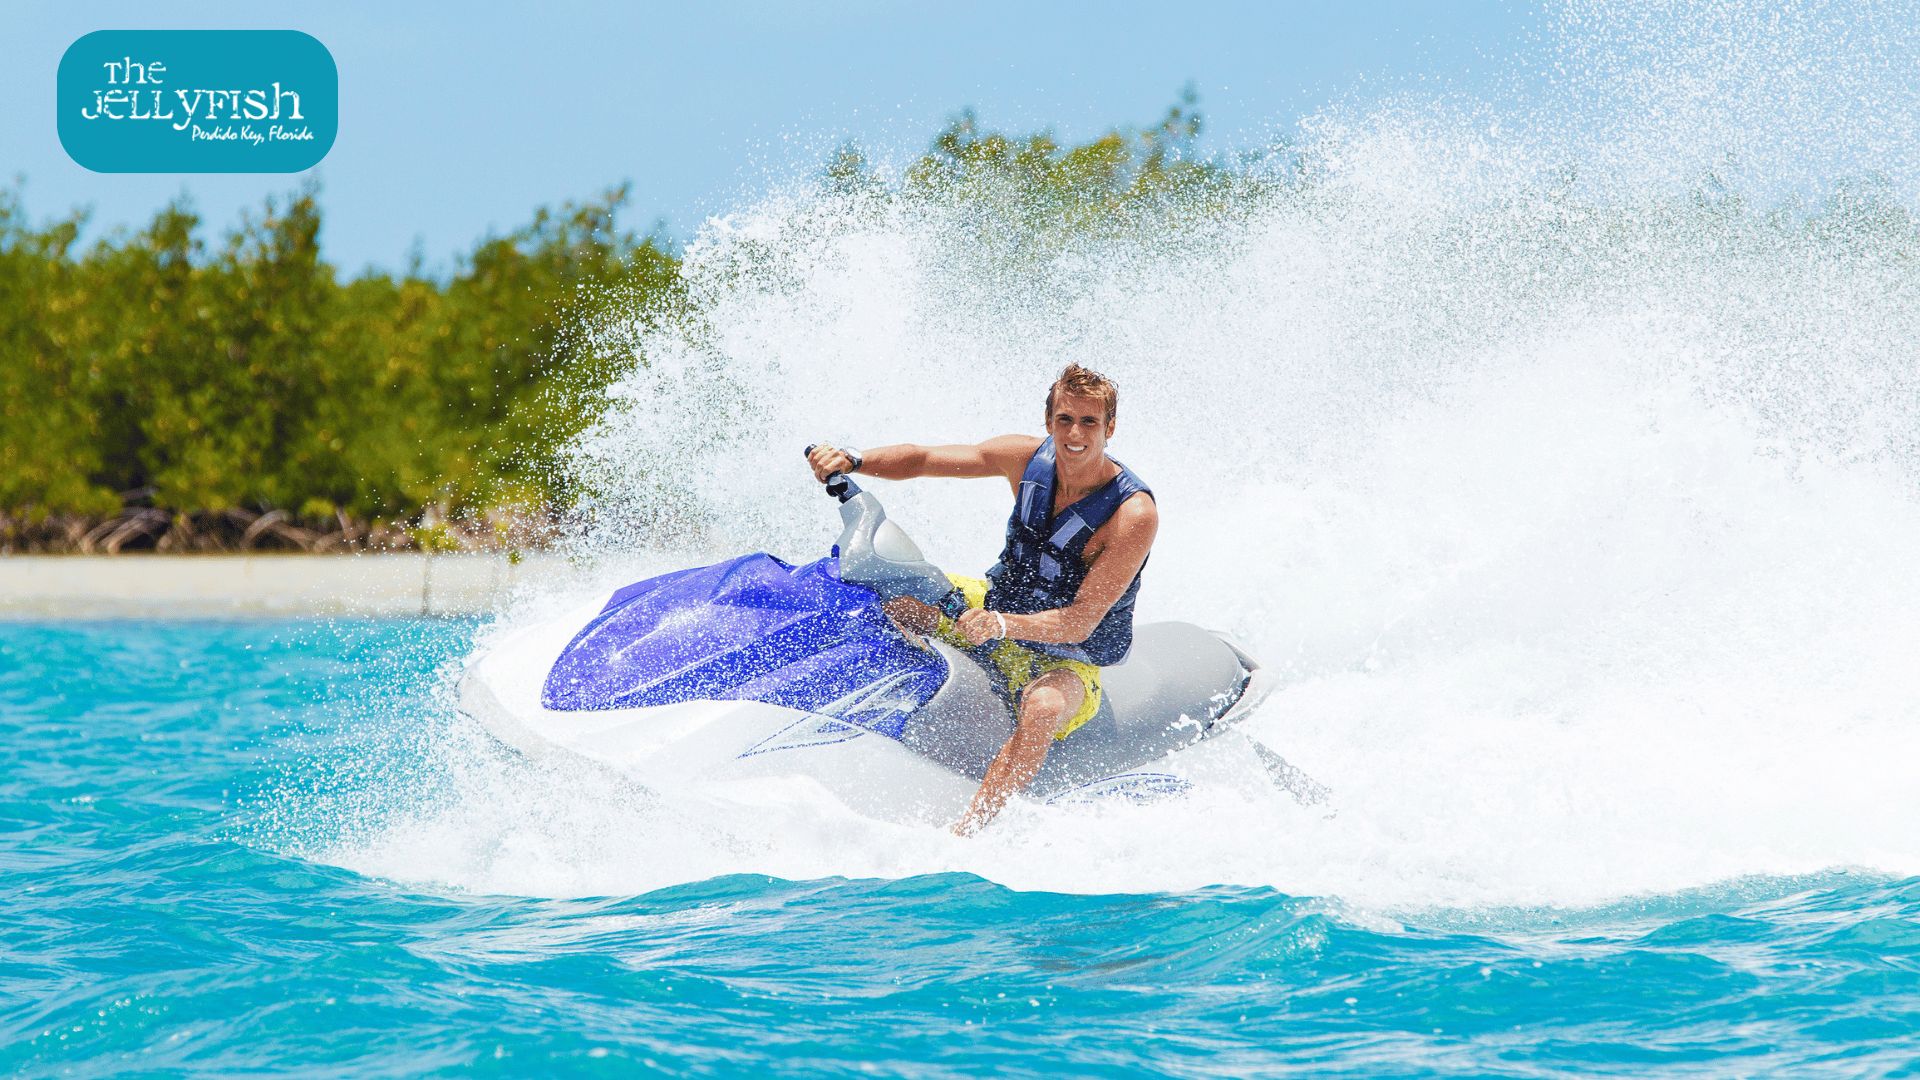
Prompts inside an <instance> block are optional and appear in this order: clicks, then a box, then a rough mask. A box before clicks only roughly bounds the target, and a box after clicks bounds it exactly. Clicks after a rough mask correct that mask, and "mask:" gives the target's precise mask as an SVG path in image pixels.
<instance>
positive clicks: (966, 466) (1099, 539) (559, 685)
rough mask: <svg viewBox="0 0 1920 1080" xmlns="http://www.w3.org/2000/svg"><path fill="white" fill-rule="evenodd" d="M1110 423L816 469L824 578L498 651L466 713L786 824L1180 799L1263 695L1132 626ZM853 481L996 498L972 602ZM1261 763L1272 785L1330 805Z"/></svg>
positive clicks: (682, 590)
mask: <svg viewBox="0 0 1920 1080" xmlns="http://www.w3.org/2000/svg"><path fill="white" fill-rule="evenodd" d="M1113 406H1114V394H1113V387H1112V384H1111V383H1109V382H1107V381H1106V380H1105V379H1103V378H1101V377H1100V376H1098V375H1095V374H1094V373H1092V372H1090V371H1087V370H1085V369H1083V368H1079V367H1069V368H1067V370H1066V372H1065V373H1063V375H1062V376H1061V378H1060V380H1059V381H1057V382H1056V383H1055V385H1054V387H1053V389H1052V390H1051V391H1050V392H1049V394H1048V398H1047V418H1048V429H1049V432H1050V434H1049V436H1048V437H1047V438H1044V439H1040V438H1033V437H1029V436H1019V435H1008V436H1003V437H1000V438H997V439H991V440H989V441H987V442H985V443H982V444H980V445H978V446H951V447H918V446H893V447H885V448H882V449H878V450H872V451H868V452H867V453H865V454H861V453H858V452H855V451H848V450H844V449H836V448H833V447H827V446H816V447H810V448H808V461H809V462H810V463H811V465H812V466H813V470H814V473H815V475H816V477H817V478H819V479H821V480H823V481H825V482H826V486H827V491H828V493H829V494H831V495H834V496H835V497H836V498H838V499H839V500H840V517H841V521H842V523H843V528H842V530H841V533H840V538H839V542H838V543H837V544H835V545H834V549H833V554H832V555H831V556H830V557H829V558H825V559H820V560H818V561H815V562H813V563H809V564H807V565H804V566H799V567H795V566H791V565H789V564H787V563H785V562H782V561H780V560H779V559H776V558H774V557H773V556H771V555H766V554H758V553H756V554H752V555H743V556H740V557H739V558H735V559H730V560H728V561H726V562H722V563H717V564H715V565H712V566H703V567H696V568H693V569H690V570H679V571H674V572H672V573H668V574H663V575H660V576H658V577H654V578H649V579H647V580H645V581H640V582H636V583H634V584H632V585H628V586H626V587H625V588H623V589H620V590H618V591H617V592H615V593H614V594H613V595H612V596H611V597H609V598H607V599H605V600H595V601H594V602H593V604H592V606H591V607H589V608H582V609H580V610H578V611H575V612H572V613H569V614H566V615H563V616H561V617H559V618H556V619H552V620H549V621H547V622H544V623H541V624H538V625H534V626H530V627H527V628H524V629H521V630H519V631H517V632H514V633H511V634H508V635H506V636H504V637H502V638H500V639H499V640H497V641H494V642H492V643H490V644H489V647H487V648H486V649H485V650H483V651H481V652H479V653H477V654H476V655H475V656H474V657H472V658H471V659H470V660H469V661H468V663H467V667H466V670H465V672H464V673H463V676H462V679H461V683H460V690H459V708H460V711H461V712H463V713H465V714H466V715H468V716H471V717H472V718H474V719H475V720H476V721H478V722H479V723H480V724H481V725H482V726H483V727H485V728H486V729H487V730H488V731H489V732H491V733H492V734H493V735H494V736H496V737H497V738H499V739H500V740H501V741H503V742H505V743H507V744H508V745H510V746H512V747H515V748H516V749H519V750H520V751H522V752H523V753H526V754H527V755H529V756H532V757H545V756H550V755H556V754H558V755H566V756H571V757H576V758H584V759H586V760H589V761H593V762H596V763H599V764H602V765H605V766H608V767H611V768H613V769H615V770H617V771H619V772H621V773H623V774H625V775H626V776H628V777H630V778H631V779H633V780H634V781H636V782H638V783H640V784H642V785H644V786H645V787H647V788H649V789H652V790H654V791H656V792H660V793H667V792H675V791H687V792H689V793H690V794H693V795H696V796H700V797H713V798H721V799H727V800H731V801H733V802H736V803H745V804H749V805H755V806H759V805H775V804H777V805H780V806H783V807H793V806H796V805H799V804H805V803H810V802H812V801H813V800H814V798H815V796H818V795H820V794H823V793H824V794H825V795H827V796H829V797H831V799H832V800H834V801H836V802H837V803H839V804H840V805H842V806H845V807H848V808H850V809H853V810H854V811H856V812H859V813H862V814H865V815H869V816H872V817H877V818H881V819H884V820H888V821H895V822H901V823H909V822H911V823H921V824H935V823H938V824H944V825H949V826H951V827H952V828H953V829H954V831H955V832H958V833H961V834H963V835H964V834H967V833H970V832H973V831H976V830H978V829H979V828H980V827H982V826H983V825H985V824H986V822H987V821H988V820H990V819H991V818H992V817H993V815H994V814H995V813H997V812H998V811H999V810H1000V809H1001V808H1002V807H1003V806H1004V805H1005V804H1006V802H1007V800H1008V799H1009V798H1010V797H1011V796H1012V795H1013V794H1014V793H1015V792H1024V793H1025V794H1027V795H1028V796H1031V797H1034V798H1038V799H1041V800H1045V801H1047V802H1056V801H1066V800H1074V801H1079V800H1084V799H1093V798H1105V797H1109V796H1117V797H1125V798H1130V799H1135V800H1139V799H1144V798H1153V797H1158V796H1162V795H1166V794H1169V793H1176V792H1179V791H1181V790H1184V789H1185V787H1186V781H1185V779H1183V777H1182V776H1181V773H1182V772H1183V771H1184V770H1185V765H1184V761H1185V758H1186V755H1187V754H1188V753H1191V752H1192V748H1193V747H1194V746H1195V744H1197V743H1201V742H1203V741H1208V740H1211V738H1212V736H1215V735H1217V734H1219V733H1221V732H1224V731H1226V730H1228V729H1229V728H1231V727H1233V726H1234V725H1236V724H1237V723H1238V722H1239V721H1240V720H1241V719H1243V718H1245V717H1246V716H1247V715H1248V714H1250V713H1251V712H1252V711H1253V709H1254V708H1255V706H1257V705H1258V704H1259V702H1260V701H1261V699H1262V698H1264V697H1265V696H1266V694H1267V692H1268V691H1269V689H1270V688H1271V684H1270V680H1271V676H1270V675H1269V673H1268V672H1266V671H1265V670H1264V669H1262V668H1261V666H1260V665H1259V664H1258V663H1256V662H1255V661H1254V660H1253V659H1252V658H1250V657H1249V656H1247V654H1246V653H1245V652H1244V651H1243V650H1242V649H1240V648H1239V647H1238V646H1237V645H1235V644H1233V643H1232V642H1231V641H1229V640H1227V639H1226V638H1225V637H1223V636H1222V635H1220V634H1217V633H1213V632H1211V631H1207V630H1203V629H1201V628H1200V627H1198V626H1194V625H1192V624H1190V623H1176V622H1166V623H1147V624H1142V625H1141V626H1139V627H1135V626H1134V625H1133V603H1134V598H1135V596H1136V595H1137V594H1138V592H1139V587H1140V570H1141V567H1142V566H1144V565H1145V564H1146V560H1147V553H1148V550H1149V548H1150V547H1151V546H1152V543H1153V537H1154V531H1155V527H1156V524H1157V517H1156V514H1155V510H1154V504H1153V498H1152V496H1151V494H1150V493H1149V492H1148V490H1147V487H1146V485H1145V484H1144V483H1142V482H1141V481H1140V479H1139V478H1138V477H1137V476H1135V475H1134V474H1133V473H1131V472H1129V471H1127V469H1126V468H1125V467H1124V466H1122V465H1120V464H1119V463H1118V462H1116V461H1114V460H1112V459H1111V458H1108V457H1107V456H1106V452H1105V449H1106V441H1107V437H1108V436H1109V435H1111V434H1112V432H1113V412H1114V410H1113ZM848 473H863V474H867V475H874V476H881V477H886V478H890V479H904V478H907V477H914V476H1002V477H1005V478H1006V479H1007V481H1008V483H1009V485H1011V487H1012V490H1013V492H1014V511H1013V515H1012V517H1011V519H1010V520H1009V521H1008V525H1007V543H1006V550H1005V551H1004V552H1003V553H1002V554H1001V557H1000V560H999V562H998V563H997V564H996V565H995V566H994V567H993V568H992V570H990V571H989V572H988V578H987V580H984V581H983V580H975V579H969V578H950V577H949V576H947V575H946V574H943V573H941V572H940V570H938V569H937V568H936V567H934V566H932V565H930V564H929V563H928V562H927V561H926V559H925V557H924V556H923V555H922V554H921V552H920V549H919V548H918V547H917V546H916V545H915V544H914V542H913V541H912V540H911V539H909V538H908V536H907V535H906V533H905V532H903V531H902V530H901V529H900V527H899V526H898V525H897V524H895V523H894V522H892V521H891V520H889V519H888V518H887V514H886V511H885V510H884V509H883V508H882V507H881V505H880V502H879V500H878V499H877V498H875V496H874V495H873V493H872V492H866V491H862V490H860V488H859V487H858V486H857V485H856V484H855V483H854V482H853V480H852V479H851V477H850V476H848V475H846V474H848ZM1009 705H1012V706H1013V710H1012V711H1011V712H1010V711H1009ZM1252 746H1253V749H1254V750H1255V752H1256V753H1257V754H1258V756H1259V758H1260V760H1261V761H1262V762H1263V763H1264V764H1265V765H1266V766H1267V769H1268V771H1269V773H1270V774H1271V776H1272V777H1273V779H1274V782H1275V783H1276V784H1279V785H1280V786H1282V787H1284V788H1286V789H1287V790H1289V791H1290V792H1292V793H1293V794H1294V796H1295V797H1296V798H1299V799H1301V800H1302V801H1303V802H1311V801H1318V800H1319V799H1320V797H1321V796H1320V794H1319V792H1318V789H1317V785H1312V782H1311V781H1308V780H1305V779H1304V778H1303V777H1298V776H1297V772H1296V771H1294V770H1291V767H1290V766H1287V765H1286V763H1285V762H1284V761H1282V760H1281V759H1280V758H1279V757H1278V756H1277V755H1274V754H1272V752H1271V751H1269V750H1267V749H1266V748H1265V747H1263V746H1261V745H1260V744H1259V743H1257V742H1254V743H1253V744H1252Z"/></svg>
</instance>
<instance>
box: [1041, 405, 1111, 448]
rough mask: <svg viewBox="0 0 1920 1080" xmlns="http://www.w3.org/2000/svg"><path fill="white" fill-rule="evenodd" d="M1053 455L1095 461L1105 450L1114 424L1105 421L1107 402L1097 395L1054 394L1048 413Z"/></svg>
mask: <svg viewBox="0 0 1920 1080" xmlns="http://www.w3.org/2000/svg"><path fill="white" fill-rule="evenodd" d="M1047 434H1049V435H1052V436H1053V451H1054V455H1055V457H1056V458H1057V459H1058V460H1060V461H1063V462H1072V463H1079V462H1083V461H1098V460H1100V455H1102V454H1104V453H1106V452H1107V440H1108V439H1109V438H1111V437H1112V435H1113V425H1112V424H1110V423H1108V422H1107V403H1106V402H1104V401H1102V400H1100V399H1099V398H1097V397H1074V396H1072V395H1070V394H1055V395H1054V396H1053V415H1052V416H1049V417H1047Z"/></svg>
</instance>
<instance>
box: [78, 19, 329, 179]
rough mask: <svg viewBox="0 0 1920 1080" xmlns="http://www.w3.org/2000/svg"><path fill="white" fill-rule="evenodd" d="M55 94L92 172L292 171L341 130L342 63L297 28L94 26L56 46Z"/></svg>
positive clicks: (316, 157)
mask: <svg viewBox="0 0 1920 1080" xmlns="http://www.w3.org/2000/svg"><path fill="white" fill-rule="evenodd" d="M54 100H55V103H56V108H57V109H58V110H59V128H60V145H61V146H63V147H65V148H66V151H67V156H68V157H71V158H72V159H73V160H74V161H76V162H78V163H80V164H81V165H84V166H86V167H87V168H89V169H92V170H93V171H94V172H103V173H114V172H141V173H150V172H196V173H287V172H300V171H301V170H303V169H311V168H312V167H314V166H315V165H317V164H319V163H320V159H321V158H323V157H326V156H327V151H328V150H330V149H332V148H333V140H334V137H335V136H336V135H338V134H339V133H340V70H339V69H338V68H337V67H335V66H334V63H333V54H332V53H330V52H328V51H327V47H326V46H325V45H322V44H320V42H318V41H316V40H315V39H314V38H313V37H311V36H309V35H307V34H303V33H300V32H299V31H298V30H98V31H95V32H94V33H91V34H88V35H87V36H86V37H83V38H81V39H80V40H79V41H76V42H74V43H73V44H72V45H71V46H69V47H68V49H67V54H66V55H65V56H63V57H61V58H60V75H59V82H58V87H57V92H56V93H55V95H54Z"/></svg>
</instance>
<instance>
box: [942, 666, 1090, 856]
mask: <svg viewBox="0 0 1920 1080" xmlns="http://www.w3.org/2000/svg"><path fill="white" fill-rule="evenodd" d="M1086 698H1087V687H1086V684H1084V683H1082V682H1081V681H1080V677H1079V676H1078V675H1075V674H1074V673H1073V672H1071V671H1049V672H1047V673H1046V674H1045V675H1042V676H1040V677H1039V678H1037V679H1035V680H1033V681H1032V682H1030V683H1028V684H1027V686H1026V689H1024V690H1022V691H1021V693H1020V717H1019V721H1018V722H1017V723H1016V724H1015V725H1014V729H1013V735H1012V737H1011V738H1009V739H1007V744H1006V745H1005V746H1003V747H1001V748H1000V753H999V754H998V755H997V756H995V757H994V759H993V764H991V765H989V766H987V776H986V779H985V780H982V781H981V782H980V790H979V791H977V792H975V793H974V795H973V802H972V803H971V804H970V805H968V807H967V812H966V813H964V814H962V815H960V820H959V821H957V822H955V823H954V826H953V834H954V835H955V836H972V835H973V834H974V833H977V832H979V831H980V830H981V829H982V828H984V827H985V826H986V824H987V822H989V821H992V820H993V816H994V815H995V814H998V813H999V812H1000V809H1001V808H1002V807H1004V806H1006V805H1007V800H1008V799H1011V798H1012V797H1013V795H1014V793H1015V792H1017V791H1020V790H1022V789H1024V788H1025V787H1026V786H1027V785H1028V784H1031V783H1032V782H1033V778H1034V777H1035V776H1037V775H1039V773H1040V766H1041V765H1042V764H1043V763H1045V762H1046V760H1047V751H1048V750H1049V749H1051V748H1052V746H1053V736H1054V733H1055V732H1057V731H1059V730H1060V725H1061V724H1064V723H1066V721H1067V718H1068V717H1070V716H1072V715H1073V714H1074V713H1075V712H1078V711H1079V709H1080V703H1081V702H1083V701H1085V700H1086Z"/></svg>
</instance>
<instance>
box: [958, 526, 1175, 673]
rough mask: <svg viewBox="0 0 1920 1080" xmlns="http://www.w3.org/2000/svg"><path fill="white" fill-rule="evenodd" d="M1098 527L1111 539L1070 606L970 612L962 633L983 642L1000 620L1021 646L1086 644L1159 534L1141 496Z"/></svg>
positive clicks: (1130, 581) (965, 616) (1088, 570)
mask: <svg viewBox="0 0 1920 1080" xmlns="http://www.w3.org/2000/svg"><path fill="white" fill-rule="evenodd" d="M1101 528H1102V530H1103V531H1104V530H1106V529H1111V530H1113V535H1112V537H1111V538H1110V539H1108V540H1107V542H1106V546H1105V547H1104V548H1102V549H1101V551H1100V554H1099V555H1097V556H1095V557H1094V560H1093V565H1091V566H1089V567H1088V568H1087V577H1086V580H1084V581H1082V582H1081V583H1080V591H1079V592H1078V593H1076V594H1075V595H1074V598H1073V603H1071V604H1068V605H1067V606H1066V607H1062V608H1054V609H1053V610H1051V611H1036V612H1034V613H1033V614H1031V615H1006V616H998V615H996V614H995V613H994V612H990V611H969V612H967V613H966V614H964V615H962V616H960V630H961V632H962V633H966V632H967V631H968V630H969V629H970V627H971V625H972V624H975V623H977V624H978V625H979V627H980V633H981V635H982V640H985V638H987V637H990V636H993V635H995V634H997V633H998V631H999V629H1000V619H1001V618H1005V619H1006V626H1007V636H1008V637H1010V638H1018V639H1020V640H1021V641H1038V642H1043V643H1052V644H1062V645H1078V644H1079V643H1080V642H1083V641H1085V640H1087V637H1088V635H1090V634H1092V633H1093V631H1094V628H1095V627H1097V626H1099V625H1100V620H1101V619H1104V618H1106V617H1107V612H1109V611H1111V610H1113V605H1114V604H1115V603H1118V602H1119V600H1120V597H1121V595H1122V594H1123V593H1125V592H1126V591H1127V586H1129V585H1131V584H1133V578H1134V575H1135V574H1138V573H1139V572H1140V568H1141V567H1142V566H1145V565H1146V562H1147V555H1148V554H1149V553H1150V552H1151V551H1152V550H1153V538H1154V536H1155V535H1156V534H1157V533H1158V532H1159V531H1160V511H1159V510H1158V508H1156V507H1155V506H1154V504H1153V496H1151V495H1148V494H1147V493H1145V492H1140V493H1137V494H1135V495H1133V496H1132V497H1131V498H1129V499H1127V501H1126V502H1124V503H1121V504H1120V509H1118V510H1116V511H1114V515H1113V517H1112V518H1111V519H1110V520H1109V521H1108V522H1107V524H1106V525H1104V526H1102V527H1101ZM967 637H968V638H969V639H971V638H972V637H973V635H972V634H967Z"/></svg>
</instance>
